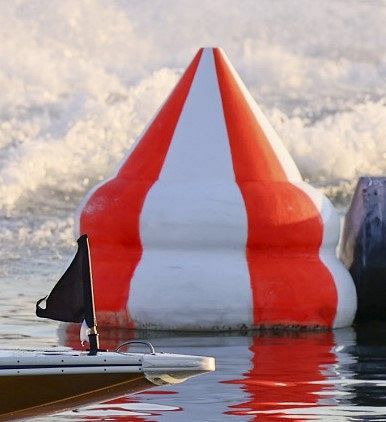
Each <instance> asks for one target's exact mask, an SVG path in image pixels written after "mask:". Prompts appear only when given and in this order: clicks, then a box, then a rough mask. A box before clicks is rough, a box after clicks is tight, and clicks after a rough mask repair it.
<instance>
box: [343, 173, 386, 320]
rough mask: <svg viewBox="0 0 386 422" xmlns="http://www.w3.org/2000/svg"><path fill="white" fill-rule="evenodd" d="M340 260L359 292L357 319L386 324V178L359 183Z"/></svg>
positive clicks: (374, 178) (344, 234)
mask: <svg viewBox="0 0 386 422" xmlns="http://www.w3.org/2000/svg"><path fill="white" fill-rule="evenodd" d="M340 257H341V259H342V261H343V263H344V264H345V265H346V267H347V268H348V269H349V270H350V273H351V275H352V277H353V279H354V282H355V286H356V288H357V294H358V311H357V319H360V320H371V319H384V320H386V177H361V178H360V179H359V181H358V184H357V187H356V190H355V193H354V196H353V199H352V202H351V205H350V208H349V210H348V212H347V215H346V220H345V225H344V230H343V235H342V242H341V249H340Z"/></svg>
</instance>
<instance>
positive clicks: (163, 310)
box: [79, 48, 356, 330]
mask: <svg viewBox="0 0 386 422" xmlns="http://www.w3.org/2000/svg"><path fill="white" fill-rule="evenodd" d="M79 227H80V233H81V234H82V233H87V234H88V236H89V239H90V246H91V251H92V252H91V253H92V264H93V268H92V270H93V277H94V285H95V286H94V289H95V301H96V308H97V309H98V311H99V313H98V319H99V320H102V321H104V322H105V323H109V324H111V325H116V326H124V327H131V328H149V329H179V330H228V329H239V328H254V327H272V326H284V327H286V326H305V327H310V328H312V327H342V326H347V325H350V324H351V323H352V320H353V318H354V315H355V310H356V293H355V287H354V284H353V281H352V279H351V276H350V274H349V273H348V271H347V270H346V269H345V267H344V266H343V265H342V263H341V262H340V261H339V260H338V258H337V257H336V253H335V249H336V245H337V242H338V235H339V218H338V215H337V213H336V211H335V209H334V207H333V206H332V204H331V203H330V202H329V200H328V199H327V198H326V197H324V196H323V195H322V194H321V193H319V192H318V191H316V190H315V189H313V188H312V187H311V186H309V185H308V184H306V183H305V182H304V181H302V179H301V176H300V174H299V171H298V169H297V167H296V165H295V163H294V162H293V160H292V159H291V157H290V156H289V154H288V152H287V151H286V149H285V148H284V146H283V144H282V142H281V141H280V139H279V138H278V136H277V134H276V133H275V131H274V130H273V128H272V127H271V126H270V124H269V123H268V121H267V120H266V118H265V117H264V115H263V114H262V112H261V110H260V109H259V107H258V106H257V104H256V103H255V101H254V100H253V98H252V97H251V95H250V94H249V93H248V91H247V89H246V87H245V86H244V84H243V83H242V81H241V80H240V78H239V76H238V75H237V73H236V72H235V70H234V69H233V67H232V65H231V64H230V63H229V61H228V59H227V58H226V56H225V54H224V53H223V52H222V50H221V49H218V48H214V49H212V48H205V49H201V50H200V51H199V52H198V53H197V55H196V56H195V58H194V59H193V61H192V63H191V64H190V66H189V67H188V68H187V70H186V71H185V73H184V75H183V76H182V78H181V80H180V82H179V83H178V84H177V86H176V87H175V89H174V90H173V92H172V93H171V95H170V96H169V98H168V99H167V100H166V102H165V104H164V105H163V106H162V108H161V109H160V111H159V112H158V114H157V115H156V116H155V118H154V119H153V120H152V122H151V123H150V125H149V126H148V127H147V129H146V130H145V132H144V133H143V134H142V136H141V137H140V138H139V140H138V141H137V143H136V145H135V147H134V148H133V149H132V151H131V152H130V154H129V156H128V157H127V159H126V160H125V161H124V163H123V164H122V166H121V167H120V169H119V170H118V172H117V174H116V175H115V176H114V177H113V178H111V179H110V180H108V181H106V182H104V183H103V184H101V185H99V186H97V187H96V188H95V189H94V190H93V191H92V192H90V194H89V195H88V196H87V198H86V199H85V202H84V204H83V205H82V206H81V209H80V214H79Z"/></svg>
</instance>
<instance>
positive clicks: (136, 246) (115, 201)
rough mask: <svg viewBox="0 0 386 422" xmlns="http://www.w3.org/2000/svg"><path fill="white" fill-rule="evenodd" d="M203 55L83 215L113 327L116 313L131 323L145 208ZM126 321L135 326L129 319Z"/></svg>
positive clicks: (101, 307) (98, 294) (99, 304)
mask: <svg viewBox="0 0 386 422" xmlns="http://www.w3.org/2000/svg"><path fill="white" fill-rule="evenodd" d="M201 55H202V49H201V50H200V51H199V52H198V53H197V54H196V56H195V58H194V59H193V61H192V63H191V64H190V66H189V67H188V69H187V70H186V72H185V73H184V75H183V76H182V78H181V80H180V82H179V83H178V85H177V86H176V88H175V89H174V91H173V92H172V94H171V95H170V97H169V98H168V100H167V101H166V103H165V104H164V105H163V107H162V108H161V110H160V111H159V113H158V115H157V117H156V118H155V119H154V120H153V122H152V123H151V125H150V127H149V128H148V129H147V131H146V132H145V134H144V135H143V136H142V139H141V140H140V142H139V143H138V144H137V146H136V147H135V149H134V150H133V152H132V153H131V154H130V156H129V157H128V159H127V160H126V162H125V163H124V164H123V166H122V167H121V169H120V170H119V172H118V175H117V177H116V178H114V179H112V180H111V181H109V182H107V183H106V184H104V185H102V186H101V187H99V188H98V189H97V190H96V191H95V192H94V193H93V195H92V196H91V197H90V199H89V200H88V202H87V204H86V205H85V207H84V208H83V211H82V214H81V216H80V233H81V234H82V233H87V234H88V236H89V239H90V244H91V255H92V263H93V264H92V271H93V278H94V294H95V304H96V309H98V311H99V312H100V313H101V316H102V319H109V318H110V320H109V321H108V322H109V325H113V324H114V322H113V321H111V319H113V318H114V314H115V317H116V318H117V325H121V326H125V325H126V324H122V318H123V319H124V318H125V314H126V312H127V309H126V308H127V300H128V295H129V291H130V283H131V279H132V276H133V273H134V271H135V268H136V267H137V265H138V263H139V261H140V259H141V256H142V251H143V248H142V244H141V238H140V215H141V211H142V207H143V204H144V201H145V198H146V196H147V194H148V192H149V190H150V189H151V187H152V186H153V184H154V183H155V182H156V181H157V179H158V177H159V174H160V172H161V169H162V166H163V163H164V161H165V157H166V155H167V152H168V149H169V146H170V143H171V141H172V138H173V134H174V131H175V128H176V126H177V122H178V120H179V117H180V115H181V112H182V109H183V106H184V104H185V100H186V98H187V96H188V93H189V90H190V87H191V84H192V82H193V78H194V76H195V73H196V70H197V67H198V64H199V61H200V58H201ZM110 280H112V281H110ZM106 315H107V317H106ZM109 315H110V316H109ZM104 317H105V318H104ZM127 323H128V324H129V326H130V324H131V321H130V318H129V321H128V322H127Z"/></svg>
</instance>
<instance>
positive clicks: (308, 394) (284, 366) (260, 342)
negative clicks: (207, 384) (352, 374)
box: [224, 332, 336, 422]
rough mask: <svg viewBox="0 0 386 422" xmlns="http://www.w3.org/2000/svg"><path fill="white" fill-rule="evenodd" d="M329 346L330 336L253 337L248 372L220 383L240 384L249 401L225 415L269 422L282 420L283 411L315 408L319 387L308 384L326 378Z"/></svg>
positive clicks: (330, 358) (330, 354) (330, 355)
mask: <svg viewBox="0 0 386 422" xmlns="http://www.w3.org/2000/svg"><path fill="white" fill-rule="evenodd" d="M333 346H334V340H333V334H332V333H331V332H323V333H297V334H295V333H292V334H288V335H287V336H283V334H281V335H280V336H277V337H276V336H272V334H267V335H263V336H256V337H253V342H252V345H251V347H250V350H251V352H252V354H253V355H252V368H251V370H250V371H248V372H247V373H246V374H244V378H243V379H240V380H231V381H224V383H231V384H240V385H241V386H242V387H241V388H242V389H243V390H244V391H245V392H247V393H248V394H249V395H250V400H249V401H247V402H245V403H240V404H237V405H233V406H229V408H230V409H231V410H228V411H227V412H225V414H229V415H239V416H246V415H248V416H251V417H252V419H249V420H253V421H255V420H256V421H259V422H260V421H264V420H267V421H272V420H283V416H285V415H286V412H285V410H286V409H295V408H298V407H302V408H304V407H315V406H317V405H318V400H319V395H318V392H319V391H320V389H321V387H320V386H318V385H317V384H313V383H312V384H311V383H310V382H311V381H321V380H324V379H325V378H326V377H325V376H323V374H322V371H323V367H324V366H325V365H331V364H334V363H335V362H336V357H335V354H334V353H333V351H332V347H333ZM253 416H254V417H253ZM285 420H288V419H287V418H285ZM301 420H304V419H293V418H292V417H291V421H301Z"/></svg>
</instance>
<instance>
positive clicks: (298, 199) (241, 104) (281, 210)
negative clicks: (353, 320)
mask: <svg viewBox="0 0 386 422" xmlns="http://www.w3.org/2000/svg"><path fill="white" fill-rule="evenodd" d="M214 57H215V64H216V71H217V76H218V81H219V86H220V93H221V98H222V104H223V110H224V116H225V121H226V127H227V131H228V137H229V142H230V148H231V154H232V161H233V168H234V172H235V177H236V182H237V184H238V186H239V188H240V191H241V194H242V196H243V199H244V202H245V207H246V212H247V218H248V239H247V245H246V255H247V261H248V267H249V272H250V278H251V289H252V297H253V320H254V325H255V326H260V325H265V326H272V325H281V326H290V325H291V324H294V325H299V324H300V325H308V326H311V325H320V326H324V327H326V326H328V327H331V326H332V324H333V320H334V316H335V313H336V307H337V293H336V288H335V284H334V280H333V278H332V276H331V274H330V272H329V271H328V269H327V268H326V267H325V265H324V264H323V263H322V262H321V260H320V258H319V249H320V246H321V243H322V239H323V222H322V218H321V216H320V214H319V211H318V210H317V208H316V206H315V205H314V203H313V202H312V200H311V199H310V198H309V196H308V195H307V194H306V193H305V192H303V191H302V190H301V189H299V188H298V187H296V186H294V185H292V184H291V183H290V182H289V181H288V180H287V177H286V174H285V172H284V170H283V167H282V165H281V163H280V161H279V159H278V157H277V156H276V154H275V152H274V150H273V148H272V146H271V144H270V142H269V140H268V138H267V136H266V134H265V133H264V131H263V129H262V128H261V126H260V125H259V122H258V120H257V118H256V117H255V115H254V113H253V111H252V110H251V107H250V106H249V104H248V102H247V100H246V98H245V96H244V94H243V92H242V90H241V89H240V86H239V84H238V82H237V81H236V79H235V77H234V76H233V74H232V71H231V69H230V68H229V66H228V64H227V63H226V60H225V59H224V57H223V55H222V53H221V51H220V50H219V49H214Z"/></svg>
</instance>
